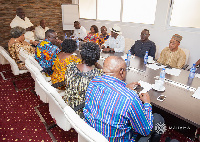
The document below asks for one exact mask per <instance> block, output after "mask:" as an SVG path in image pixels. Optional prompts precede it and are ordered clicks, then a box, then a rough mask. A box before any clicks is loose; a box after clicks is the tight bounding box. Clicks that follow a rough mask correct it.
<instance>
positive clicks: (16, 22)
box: [10, 8, 38, 45]
mask: <svg viewBox="0 0 200 142" xmlns="http://www.w3.org/2000/svg"><path fill="white" fill-rule="evenodd" d="M17 26H19V27H22V28H24V29H25V30H26V33H25V34H24V35H25V41H27V42H29V43H30V44H34V45H36V44H37V43H38V42H35V38H34V33H33V30H34V29H35V27H34V25H33V24H32V23H31V21H30V20H29V19H28V18H27V17H25V12H24V10H23V9H22V8H17V10H16V16H15V18H14V19H13V20H12V22H11V23H10V27H11V28H14V27H17Z"/></svg>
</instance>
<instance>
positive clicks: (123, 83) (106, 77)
mask: <svg viewBox="0 0 200 142" xmlns="http://www.w3.org/2000/svg"><path fill="white" fill-rule="evenodd" d="M102 79H104V80H106V81H110V82H112V83H118V84H121V85H122V86H124V87H125V86H126V83H125V82H124V81H122V80H120V79H119V78H116V77H114V76H110V75H107V74H103V75H102Z"/></svg>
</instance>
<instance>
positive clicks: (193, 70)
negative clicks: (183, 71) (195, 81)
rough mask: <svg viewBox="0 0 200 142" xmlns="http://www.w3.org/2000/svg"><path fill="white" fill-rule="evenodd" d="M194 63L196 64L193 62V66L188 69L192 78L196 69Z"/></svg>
mask: <svg viewBox="0 0 200 142" xmlns="http://www.w3.org/2000/svg"><path fill="white" fill-rule="evenodd" d="M195 65H196V64H193V66H192V67H191V69H190V74H189V78H194V76H195V71H196V67H195Z"/></svg>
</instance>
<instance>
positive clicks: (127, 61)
mask: <svg viewBox="0 0 200 142" xmlns="http://www.w3.org/2000/svg"><path fill="white" fill-rule="evenodd" d="M130 60H131V51H130V50H129V51H128V53H127V60H126V65H127V68H129V67H130Z"/></svg>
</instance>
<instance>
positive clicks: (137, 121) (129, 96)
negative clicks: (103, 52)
mask: <svg viewBox="0 0 200 142" xmlns="http://www.w3.org/2000/svg"><path fill="white" fill-rule="evenodd" d="M103 72H104V74H103V75H102V76H98V77H95V78H94V79H93V80H92V81H91V82H90V84H89V86H88V89H87V92H86V96H85V99H86V101H85V107H84V111H83V112H84V116H85V120H86V122H87V123H88V124H89V125H90V126H92V127H94V128H95V129H96V130H97V131H98V132H100V133H101V134H102V135H104V136H105V137H106V138H107V139H108V140H109V141H126V142H128V141H135V140H136V138H137V139H140V140H141V141H147V140H148V138H149V137H150V136H149V137H142V136H148V135H149V134H150V133H152V128H153V123H154V122H153V117H154V116H153V115H152V106H151V104H150V97H149V94H148V93H142V94H140V95H138V94H137V93H136V92H135V91H134V90H133V87H134V86H135V85H136V84H138V83H131V84H128V85H127V84H126V83H125V82H124V81H125V79H126V63H125V61H124V60H123V59H122V58H121V57H117V56H110V57H108V58H107V59H106V60H105V61H104V65H103ZM155 116H156V117H157V116H158V114H157V115H155ZM158 117H159V116H158ZM159 139H160V135H159V136H158V137H157V139H152V140H153V142H157V141H159Z"/></svg>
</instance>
